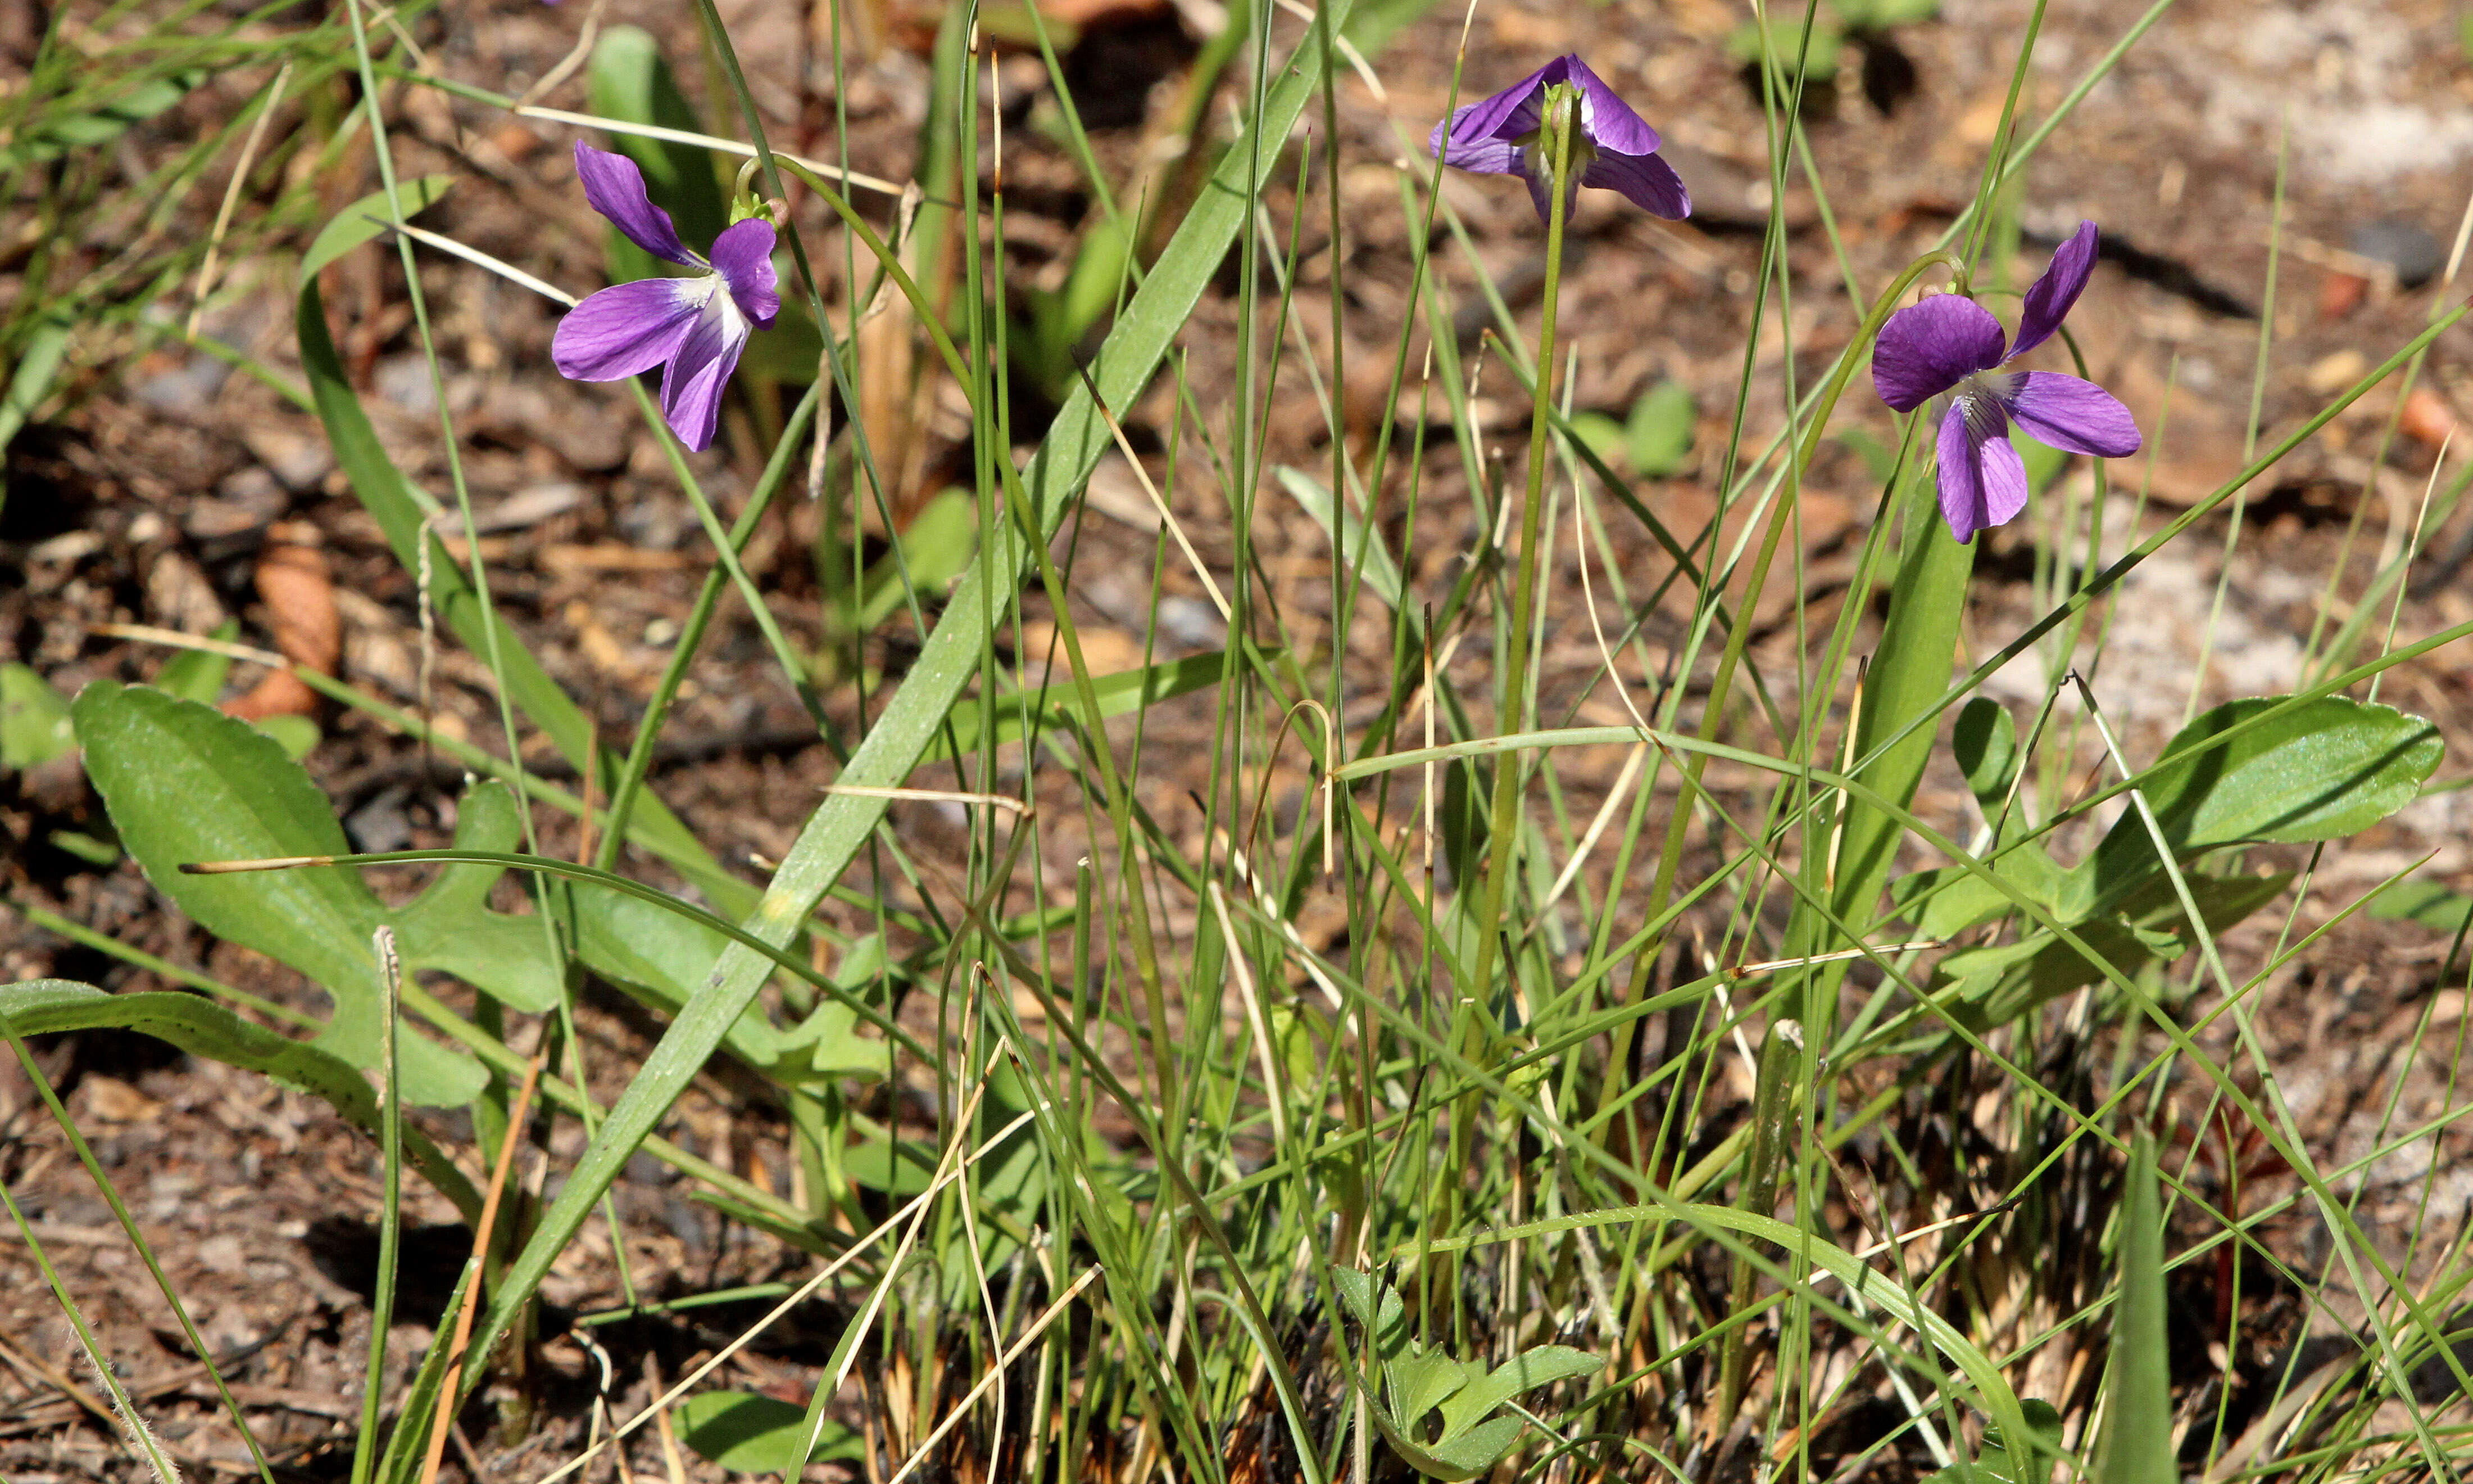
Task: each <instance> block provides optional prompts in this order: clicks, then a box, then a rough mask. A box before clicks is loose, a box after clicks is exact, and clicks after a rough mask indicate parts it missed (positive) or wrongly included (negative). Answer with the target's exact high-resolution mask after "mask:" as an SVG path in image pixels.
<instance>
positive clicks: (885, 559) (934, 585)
mask: <svg viewBox="0 0 2473 1484" xmlns="http://www.w3.org/2000/svg"><path fill="white" fill-rule="evenodd" d="M814 373H815V371H814V368H813V367H810V368H808V374H810V375H813V374H814ZM978 544H979V513H978V507H977V506H976V505H974V504H972V500H971V497H970V496H969V495H967V494H964V493H963V492H962V491H959V490H944V491H938V493H937V494H936V496H935V497H934V498H933V499H931V500H929V501H928V502H927V503H926V504H925V505H924V506H922V507H920V510H919V514H918V515H914V516H912V517H911V520H910V526H909V529H907V530H905V531H903V532H902V533H901V561H900V562H895V561H894V559H893V555H892V554H891V553H890V552H888V553H886V554H885V555H884V556H882V557H880V558H878V559H876V564H875V565H874V566H872V567H871V568H869V570H868V574H867V585H866V586H867V597H866V600H865V601H864V602H863V603H862V604H861V605H860V607H859V614H858V627H859V628H860V629H862V630H867V629H873V628H875V627H876V625H877V624H880V623H882V622H884V621H885V620H886V619H887V618H890V617H892V616H893V614H894V613H895V611H896V610H899V609H900V608H901V606H902V604H903V603H904V602H906V601H907V599H908V592H907V591H905V589H904V586H903V581H902V580H903V577H904V576H905V574H906V575H907V577H908V579H909V587H910V589H914V590H916V591H917V592H918V594H919V597H920V601H921V602H923V603H938V602H942V601H944V597H945V588H946V587H947V586H948V585H949V584H950V583H951V582H952V581H953V579H954V578H955V577H957V576H959V575H961V571H962V568H964V567H966V566H969V565H970V564H971V555H972V553H973V552H975V551H976V550H977V549H978Z"/></svg>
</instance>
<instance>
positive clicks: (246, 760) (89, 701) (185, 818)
mask: <svg viewBox="0 0 2473 1484" xmlns="http://www.w3.org/2000/svg"><path fill="white" fill-rule="evenodd" d="M72 714H73V715H74V717H75V719H76V724H77V734H78V742H79V744H80V745H81V746H82V747H84V749H85V765H86V772H87V775H88V776H89V777H91V778H93V780H94V785H95V788H96V790H97V791H99V792H100V793H101V794H102V795H103V799H104V803H105V805H106V807H108V809H109V811H110V813H111V820H112V823H113V825H115V826H117V827H118V828H119V830H120V838H121V843H122V845H123V846H125V847H126V848H127V850H129V853H130V854H132V855H133V856H135V857H136V859H137V863H138V864H139V865H140V866H142V867H143V868H145V871H146V875H147V879H149V880H151V881H153V882H154V883H155V887H156V890H157V891H160V892H161V893H162V894H163V895H164V896H166V897H168V898H172V900H173V901H175V902H177V903H178V904H179V905H180V910H181V911H183V912H185V913H187V914H188V915H189V916H190V917H191V918H192V919H194V920H196V922H198V924H199V925H200V926H202V927H204V928H205V929H206V930H207V931H209V932H212V933H214V934H215V935H216V936H217V937H220V938H226V939H228V940H230V941H231V942H233V943H237V944H240V945H243V946H246V947H252V948H255V949H257V950H258V951H259V952H261V953H264V954H266V955H268V956H269V957H271V958H276V959H280V960H281V961H282V962H284V963H286V964H289V965H291V966H292V967H293V968H295V969H299V970H300V972H302V973H303V974H305V975H307V976H308V977H309V978H310V979H312V980H314V981H316V983H317V984H318V985H319V986H320V987H321V988H323V989H324V990H325V991H326V993H327V995H328V996H329V997H330V998H331V999H332V1000H333V1001H334V1005H335V1015H334V1019H333V1020H332V1021H331V1022H330V1023H329V1024H328V1026H327V1027H326V1029H325V1031H324V1032H323V1033H322V1034H321V1035H320V1036H319V1037H318V1040H317V1044H319V1045H321V1046H324V1047H325V1048H326V1049H327V1050H329V1051H332V1052H333V1053H335V1054H336V1055H337V1056H340V1057H342V1058H343V1059H344V1060H345V1061H347V1062H348V1063H350V1064H351V1065H355V1066H361V1067H371V1066H375V1065H378V1058H379V1049H380V1048H379V1041H380V1036H381V1033H382V1031H383V1028H384V1018H383V1017H384V1014H385V1003H384V998H383V991H382V989H381V987H380V985H379V982H378V965H377V955H376V950H375V949H374V948H373V947H372V945H371V942H370V936H371V934H372V932H374V931H375V930H376V928H377V926H378V924H379V923H380V922H385V921H387V917H388V914H387V912H386V910H385V908H384V907H382V906H381V905H380V904H379V902H378V899H377V898H376V897H375V896H373V895H372V894H371V892H370V889H369V887H368V885H367V884H366V883H364V882H363V881H362V880H361V877H360V874H359V873H358V872H356V871H353V870H351V869H349V868H348V867H336V866H305V867H300V868H297V869H294V870H289V871H262V872H251V873H247V874H230V875H192V874H187V873H184V872H182V871H181V870H180V867H181V866H183V865H185V864H190V863H193V862H198V861H215V860H263V859H267V858H269V857H275V856H290V855H341V854H345V853H348V851H349V850H350V849H351V847H350V845H349V844H348V842H347V841H346V840H345V838H344V831H343V827H342V826H339V825H338V824H336V823H335V814H334V809H333V808H332V806H331V805H329V804H328V803H327V802H326V796H325V795H324V794H323V793H320V792H319V791H318V786H317V785H316V784H315V783H312V782H311V781H310V780H309V776H308V775H307V774H306V773H303V772H302V771H301V770H300V764H298V763H296V762H294V761H293V760H292V759H291V758H289V757H286V756H285V755H284V754H283V750H282V749H281V748H279V747H277V746H276V744H275V742H274V741H273V739H271V738H269V737H268V736H266V735H265V733H263V732H260V731H258V730H255V729H254V728H252V727H251V726H249V725H248V724H247V723H245V722H240V721H235V720H233V719H232V718H230V717H228V716H226V715H224V714H223V713H222V712H220V711H218V710H216V709H215V708H214V707H212V706H201V705H199V704H198V703H196V702H194V701H182V700H180V698H178V697H176V696H167V695H165V694H164V693H163V692H161V691H159V690H156V689H154V688H152V687H151V686H144V685H128V686H124V685H120V684H117V683H114V682H109V681H97V682H94V683H92V684H90V685H88V686H86V688H85V689H84V690H83V691H80V692H79V693H78V698H77V701H76V703H75V704H74V706H73V707H72ZM398 1044H399V1046H400V1058H401V1065H402V1071H403V1089H404V1098H405V1100H406V1101H407V1102H412V1103H419V1104H421V1105H423V1106H432V1107H435V1106H444V1105H449V1104H455V1103H462V1102H465V1101H467V1100H468V1099H469V1098H470V1097H471V1096H472V1094H473V1093H475V1092H477V1091H478V1090H480V1088H481V1086H482V1084H483V1083H484V1082H485V1081H486V1080H487V1077H486V1075H485V1074H484V1073H483V1071H482V1069H481V1067H480V1065H479V1064H478V1063H476V1062H473V1061H471V1060H469V1059H468V1058H467V1057H464V1056H461V1055H459V1054H457V1053H454V1052H450V1051H448V1050H446V1049H445V1048H444V1047H443V1046H440V1045H438V1044H437V1043H436V1042H434V1041H427V1040H425V1039H423V1038H422V1037H420V1036H419V1035H417V1034H411V1033H409V1032H407V1033H406V1034H404V1035H403V1036H402V1037H400V1038H399V1041H398Z"/></svg>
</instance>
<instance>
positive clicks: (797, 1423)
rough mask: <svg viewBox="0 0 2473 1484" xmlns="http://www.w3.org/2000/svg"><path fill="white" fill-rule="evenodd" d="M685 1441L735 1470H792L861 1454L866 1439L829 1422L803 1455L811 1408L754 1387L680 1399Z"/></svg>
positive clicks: (747, 1471)
mask: <svg viewBox="0 0 2473 1484" xmlns="http://www.w3.org/2000/svg"><path fill="white" fill-rule="evenodd" d="M678 1425H679V1439H680V1441H681V1442H684V1444H686V1446H687V1447H689V1448H694V1449H695V1450H696V1452H697V1453H699V1454H700V1455H702V1456H703V1457H706V1458H708V1459H711V1460H712V1461H713V1462H714V1463H717V1464H719V1465H721V1466H722V1467H723V1468H725V1469H728V1470H730V1471H731V1472H733V1473H790V1472H795V1471H797V1470H798V1469H800V1468H801V1467H803V1466H804V1465H805V1464H820V1463H834V1462H841V1461H846V1460H852V1459H856V1458H859V1457H861V1456H862V1455H863V1454H864V1453H865V1451H866V1440H865V1439H863V1438H861V1437H860V1436H859V1435H858V1434H857V1433H855V1432H853V1431H852V1430H851V1429H850V1427H849V1426H847V1425H845V1424H841V1423H835V1422H828V1423H826V1424H825V1430H824V1434H823V1436H821V1437H819V1438H818V1439H817V1440H816V1447H815V1448H814V1450H813V1451H811V1452H809V1453H808V1454H807V1456H806V1457H805V1458H804V1459H802V1458H801V1457H800V1456H799V1446H800V1445H801V1444H802V1443H804V1442H805V1441H806V1431H807V1409H806V1408H805V1407H803V1406H798V1405H795V1404H794V1403H791V1402H788V1401H782V1400H777V1399H775V1398H772V1397H767V1396H764V1395H762V1394H761V1393H757V1392H752V1391H706V1392H699V1393H697V1394H696V1395H694V1396H692V1397H689V1398H687V1399H686V1400H684V1401H682V1402H680V1403H679V1409H678Z"/></svg>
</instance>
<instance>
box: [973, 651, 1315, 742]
mask: <svg viewBox="0 0 2473 1484" xmlns="http://www.w3.org/2000/svg"><path fill="white" fill-rule="evenodd" d="M1270 653H1271V654H1273V655H1276V654H1277V653H1278V651H1276V650H1274V651H1271V652H1270ZM1227 666H1228V659H1227V656H1226V655H1225V654H1224V653H1222V652H1221V651H1219V650H1215V649H1214V650H1210V651H1207V652H1205V653H1203V654H1199V655H1188V656H1186V657H1185V658H1182V659H1163V660H1161V661H1160V662H1159V663H1157V664H1152V665H1144V666H1142V667H1141V668H1140V669H1139V670H1119V671H1117V672H1116V673H1115V674H1113V675H1100V676H1093V677H1092V681H1091V688H1092V691H1093V692H1094V693H1095V694H1096V695H1097V697H1098V701H1099V714H1100V716H1102V717H1115V716H1124V715H1128V714H1130V713H1132V712H1135V711H1139V710H1141V709H1142V708H1144V707H1145V706H1157V705H1158V704H1159V703H1161V702H1163V701H1173V700H1175V699H1176V698H1177V697H1179V696H1187V695H1191V694H1192V693H1193V692H1195V691H1197V690H1201V689H1204V688H1205V687H1207V686H1211V685H1215V684H1217V683H1218V682H1219V678H1220V676H1221V675H1222V674H1224V673H1226V670H1227ZM1071 694H1072V690H1071V687H1069V686H1068V684H1067V682H1065V681H1063V680H1062V679H1059V680H1055V681H1051V682H1048V683H1046V684H1044V685H1040V686H1036V687H1033V688H1032V689H1030V690H1028V691H1020V690H1008V691H1003V692H1000V693H999V694H998V695H997V696H996V707H995V709H996V743H997V745H998V746H1002V745H1003V744H1005V743H1007V742H1019V741H1020V740H1021V739H1022V736H1023V734H1024V733H1025V732H1027V731H1028V730H1030V729H1031V728H1033V727H1036V728H1038V729H1039V730H1043V731H1049V730H1058V729H1060V728H1073V727H1075V726H1077V725H1078V724H1079V723H1080V721H1081V719H1082V712H1081V709H1080V707H1079V706H1076V705H1075V704H1074V703H1073V702H1072V700H1071V699H1070V697H1071ZM1025 711H1027V712H1028V715H1027V716H1025V715H1024V714H1023V713H1024V712H1025ZM953 734H954V738H955V742H956V745H957V746H959V747H960V748H961V750H962V752H963V753H964V754H970V753H972V752H973V751H975V750H976V749H977V748H978V746H979V708H978V706H976V705H974V704H972V703H970V702H967V701H966V702H964V703H963V704H962V705H960V706H957V707H955V708H954V711H953ZM935 741H936V743H937V744H938V745H937V747H936V751H935V754H934V755H935V756H939V757H944V756H949V755H951V754H949V752H948V751H947V750H946V749H945V747H944V746H943V745H942V744H943V742H944V738H943V737H942V736H941V735H940V736H938V737H937V738H935Z"/></svg>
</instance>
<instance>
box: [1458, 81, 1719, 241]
mask: <svg viewBox="0 0 2473 1484" xmlns="http://www.w3.org/2000/svg"><path fill="white" fill-rule="evenodd" d="M1558 83H1564V84H1571V85H1572V86H1573V87H1574V88H1576V89H1577V90H1578V91H1579V94H1580V117H1579V127H1578V128H1577V129H1576V130H1575V131H1574V132H1573V138H1572V163H1573V167H1574V168H1573V172H1572V175H1573V179H1572V180H1570V181H1569V182H1568V183H1566V185H1565V186H1564V196H1563V203H1564V206H1565V207H1566V208H1567V209H1568V208H1569V207H1570V205H1571V203H1572V198H1573V196H1575V195H1577V194H1578V193H1579V188H1580V187H1581V186H1583V185H1594V186H1598V187H1600V188H1602V189H1605V190H1610V191H1620V192H1621V193H1622V194H1623V195H1624V196H1625V197H1626V198H1628V199H1629V200H1630V202H1631V203H1632V204H1634V205H1636V206H1638V207H1640V208H1641V209H1642V210H1643V211H1645V212H1647V213H1648V214H1649V215H1651V216H1660V217H1664V218H1666V219H1667V220H1669V221H1678V222H1679V221H1681V220H1682V219H1683V218H1685V217H1687V216H1690V215H1691V214H1692V193H1691V192H1690V191H1687V190H1685V189H1684V187H1683V178H1682V177H1681V176H1678V175H1676V174H1675V173H1674V167H1673V166H1671V165H1669V164H1668V163H1667V162H1666V161H1664V160H1662V159H1660V158H1658V157H1657V149H1658V145H1659V144H1660V143H1661V142H1662V141H1660V140H1659V138H1658V137H1657V131H1656V130H1654V129H1651V128H1649V127H1648V124H1647V122H1646V121H1645V120H1644V119H1643V118H1642V117H1641V116H1640V115H1639V114H1637V113H1634V112H1633V111H1632V110H1631V106H1630V105H1629V104H1627V103H1624V102H1623V101H1622V99H1621V98H1620V97H1617V96H1616V94H1615V90H1614V89H1613V88H1611V87H1608V86H1607V85H1606V84H1605V83H1604V81H1603V80H1602V79H1600V78H1599V77H1598V76H1597V74H1596V73H1594V72H1592V71H1590V70H1589V66H1588V63H1586V62H1584V61H1582V60H1580V59H1579V58H1577V57H1571V56H1565V57H1557V58H1555V59H1554V60H1552V61H1549V62H1548V63H1547V64H1546V65H1544V66H1542V67H1540V68H1538V69H1537V70H1536V71H1534V72H1532V73H1530V74H1528V76H1526V77H1525V78H1523V79H1521V80H1520V81H1519V82H1517V83H1514V84H1511V85H1510V86H1509V87H1506V88H1504V89H1503V90H1502V91H1501V92H1499V93H1496V94H1495V95H1494V96H1493V97H1491V98H1485V99H1481V100H1479V101H1478V102H1476V103H1472V104H1469V105H1467V106H1465V107H1463V108H1457V109H1454V110H1453V113H1452V116H1451V117H1450V118H1447V119H1445V120H1443V121H1442V122H1441V123H1439V124H1436V125H1435V126H1434V132H1433V134H1432V136H1431V137H1429V139H1428V140H1427V141H1426V148H1427V149H1429V150H1430V151H1432V152H1433V154H1434V156H1435V157H1436V158H1437V159H1440V160H1441V161H1442V162H1443V163H1444V164H1446V165H1450V166H1453V168H1455V169H1459V170H1468V171H1474V172H1476V173H1477V174H1480V175H1516V176H1519V177H1521V178H1522V179H1523V180H1526V181H1527V182H1528V197H1529V200H1531V201H1533V202H1535V203H1536V204H1537V220H1539V221H1541V222H1543V221H1546V220H1547V219H1548V212H1549V207H1550V206H1551V205H1552V203H1553V198H1552V197H1550V196H1549V195H1547V190H1548V188H1549V187H1548V183H1547V180H1546V176H1547V172H1548V170H1549V163H1548V160H1547V158H1546V149H1547V142H1546V141H1545V140H1544V139H1542V138H1540V137H1539V132H1540V131H1542V130H1543V129H1544V127H1545V123H1546V110H1545V93H1546V89H1547V88H1549V87H1551V86H1553V85H1554V84H1558Z"/></svg>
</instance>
